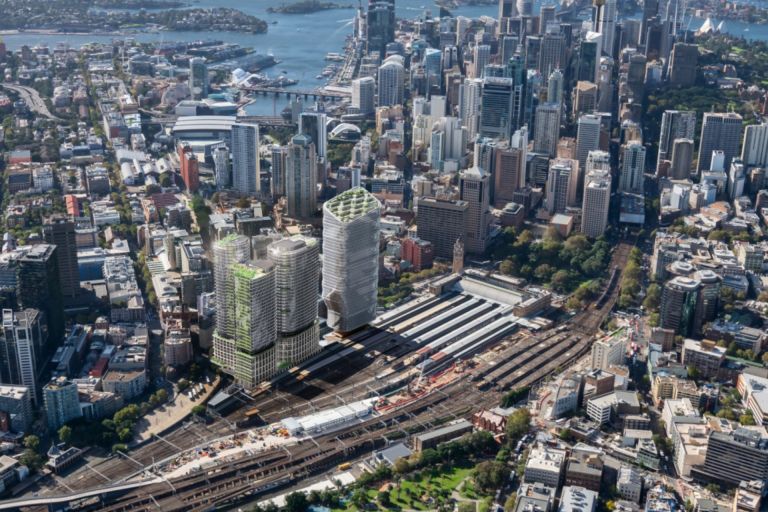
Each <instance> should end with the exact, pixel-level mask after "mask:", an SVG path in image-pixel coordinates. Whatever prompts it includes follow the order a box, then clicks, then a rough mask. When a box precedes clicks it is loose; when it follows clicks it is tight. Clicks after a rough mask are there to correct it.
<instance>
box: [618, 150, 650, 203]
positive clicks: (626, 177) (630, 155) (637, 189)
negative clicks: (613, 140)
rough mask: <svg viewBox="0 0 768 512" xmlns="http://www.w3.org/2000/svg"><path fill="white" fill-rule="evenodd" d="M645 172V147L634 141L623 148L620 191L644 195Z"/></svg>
mask: <svg viewBox="0 0 768 512" xmlns="http://www.w3.org/2000/svg"><path fill="white" fill-rule="evenodd" d="M644 171H645V147H644V146H643V144H642V143H641V142H640V141H637V140H633V141H630V142H628V143H627V144H625V145H624V146H623V147H622V150H621V173H620V175H619V191H621V192H628V193H631V194H642V193H643V182H644V178H643V172H644Z"/></svg>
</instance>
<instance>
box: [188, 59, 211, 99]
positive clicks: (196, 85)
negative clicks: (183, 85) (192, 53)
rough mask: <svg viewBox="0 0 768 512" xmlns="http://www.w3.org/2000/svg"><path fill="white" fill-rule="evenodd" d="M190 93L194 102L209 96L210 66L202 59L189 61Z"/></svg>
mask: <svg viewBox="0 0 768 512" xmlns="http://www.w3.org/2000/svg"><path fill="white" fill-rule="evenodd" d="M189 92H190V94H191V95H192V99H193V100H201V99H203V98H205V97H206V96H208V66H207V65H206V64H205V59H204V58H202V57H192V58H191V59H189Z"/></svg>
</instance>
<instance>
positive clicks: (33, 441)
mask: <svg viewBox="0 0 768 512" xmlns="http://www.w3.org/2000/svg"><path fill="white" fill-rule="evenodd" d="M24 448H26V449H27V450H32V451H34V452H36V451H37V450H38V449H39V448H40V438H39V437H37V436H36V435H34V434H30V435H28V436H27V437H25V438H24Z"/></svg>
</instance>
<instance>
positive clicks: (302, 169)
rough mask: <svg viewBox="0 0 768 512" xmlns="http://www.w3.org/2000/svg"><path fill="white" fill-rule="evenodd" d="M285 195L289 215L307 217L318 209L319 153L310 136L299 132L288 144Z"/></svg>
mask: <svg viewBox="0 0 768 512" xmlns="http://www.w3.org/2000/svg"><path fill="white" fill-rule="evenodd" d="M287 153H288V154H287V156H286V160H285V163H286V166H285V196H286V199H287V200H288V201H287V202H288V216H289V217H293V218H300V219H306V218H309V217H312V216H313V215H314V214H315V213H316V211H317V155H316V153H315V145H314V143H313V142H312V140H311V139H310V138H309V136H307V135H304V134H301V133H300V134H298V135H296V136H294V137H293V139H291V142H290V144H288V149H287Z"/></svg>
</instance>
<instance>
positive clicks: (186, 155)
mask: <svg viewBox="0 0 768 512" xmlns="http://www.w3.org/2000/svg"><path fill="white" fill-rule="evenodd" d="M177 149H178V155H179V166H180V167H181V169H180V170H181V179H182V180H184V186H186V187H187V190H189V191H190V192H192V193H194V192H197V189H198V188H199V187H200V170H199V168H198V163H197V157H196V156H195V153H194V151H192V148H191V147H190V146H187V145H182V144H179V146H178V148H177Z"/></svg>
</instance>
